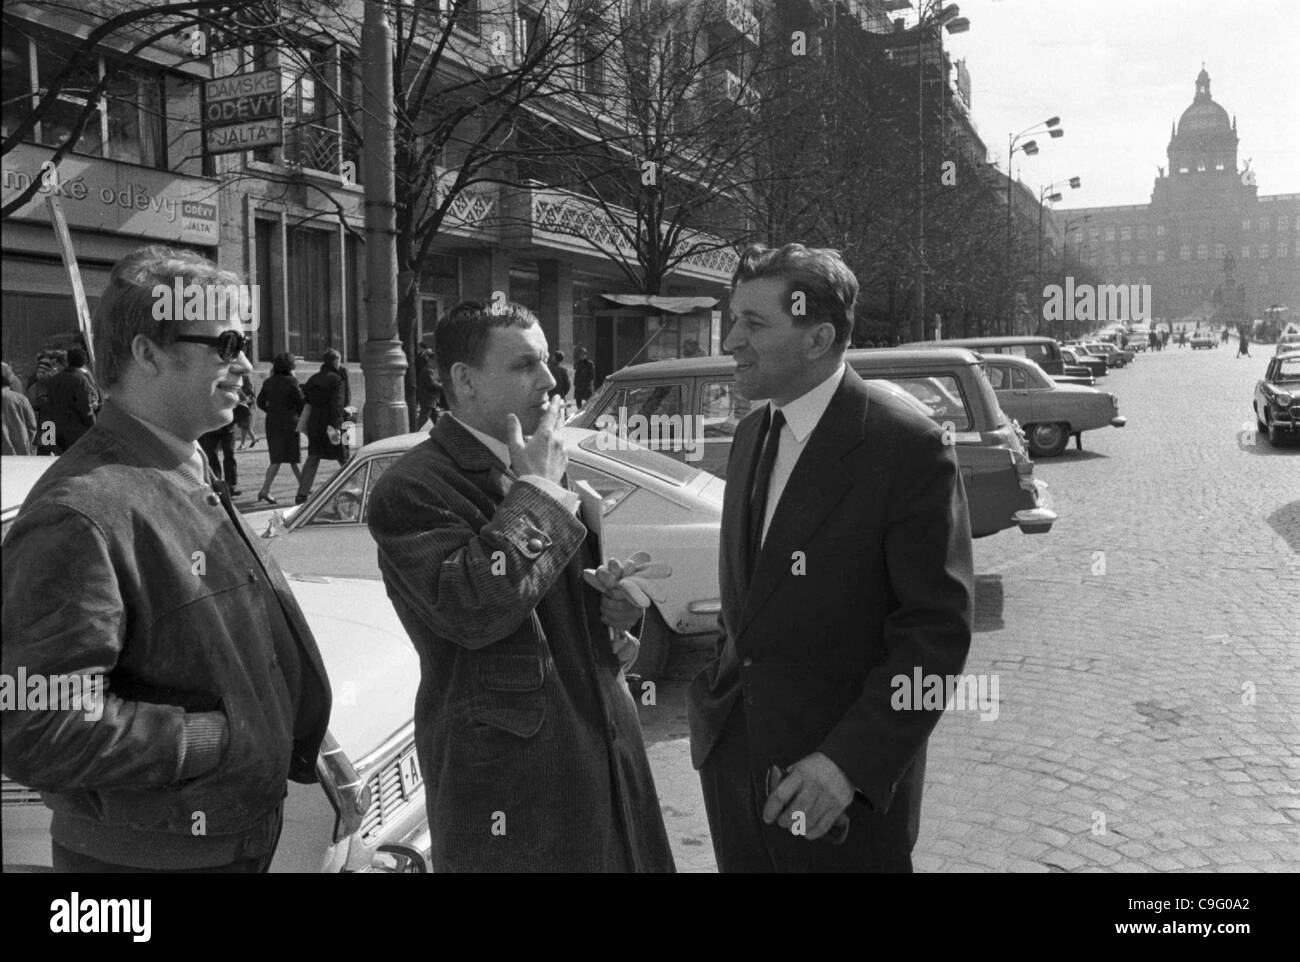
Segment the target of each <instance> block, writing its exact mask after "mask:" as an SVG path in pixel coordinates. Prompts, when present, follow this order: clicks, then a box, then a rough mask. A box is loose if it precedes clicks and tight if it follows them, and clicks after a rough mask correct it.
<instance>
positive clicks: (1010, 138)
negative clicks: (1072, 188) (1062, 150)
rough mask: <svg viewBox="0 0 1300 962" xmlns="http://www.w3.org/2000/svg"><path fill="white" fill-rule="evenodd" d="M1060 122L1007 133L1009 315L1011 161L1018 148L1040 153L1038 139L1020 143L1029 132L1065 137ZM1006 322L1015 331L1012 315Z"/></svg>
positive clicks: (1029, 153) (1011, 291) (1053, 120)
mask: <svg viewBox="0 0 1300 962" xmlns="http://www.w3.org/2000/svg"><path fill="white" fill-rule="evenodd" d="M1060 124H1061V118H1060V117H1049V118H1048V119H1047V120H1044V121H1043V122H1042V123H1038V124H1034V125H1033V126H1031V127H1026V128H1025V129H1024V130H1022V131H1020V133H1018V134H1008V135H1007V255H1006V268H1007V293H1008V294H1009V295H1010V297H1011V309H1010V310H1008V311H1007V314H1008V315H1011V314H1012V312H1013V311H1014V309H1015V289H1014V288H1015V285H1014V284H1013V283H1012V280H1011V161H1012V159H1013V158H1014V157H1015V155H1016V151H1017V150H1018V151H1020V152H1021V153H1023V154H1026V155H1027V156H1030V157H1032V156H1034V155H1035V154H1037V153H1038V141H1036V140H1027V141H1025V142H1024V143H1023V144H1022V143H1020V138H1021V137H1024V136H1026V135H1027V134H1034V133H1041V132H1042V131H1046V132H1047V133H1048V135H1049V136H1051V137H1052V138H1053V139H1055V138H1057V137H1064V136H1065V131H1064V130H1062V129H1061V126H1060ZM1006 323H1007V326H1008V329H1007V333H1008V334H1011V333H1013V331H1012V330H1011V327H1012V326H1013V321H1012V319H1011V317H1010V316H1008V318H1007V321H1006Z"/></svg>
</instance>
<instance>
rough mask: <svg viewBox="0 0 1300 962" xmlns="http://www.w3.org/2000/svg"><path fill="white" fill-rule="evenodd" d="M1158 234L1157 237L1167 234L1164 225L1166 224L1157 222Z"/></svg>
mask: <svg viewBox="0 0 1300 962" xmlns="http://www.w3.org/2000/svg"><path fill="white" fill-rule="evenodd" d="M1156 236H1157V237H1164V236H1165V225H1164V224H1156Z"/></svg>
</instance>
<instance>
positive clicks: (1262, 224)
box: [1259, 217, 1268, 230]
mask: <svg viewBox="0 0 1300 962" xmlns="http://www.w3.org/2000/svg"><path fill="white" fill-rule="evenodd" d="M1259 229H1260V230H1268V218H1267V217H1261V218H1260V219H1259Z"/></svg>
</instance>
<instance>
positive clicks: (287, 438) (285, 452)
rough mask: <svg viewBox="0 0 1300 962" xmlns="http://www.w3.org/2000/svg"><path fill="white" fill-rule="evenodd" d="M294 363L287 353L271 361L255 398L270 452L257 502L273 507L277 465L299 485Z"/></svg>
mask: <svg viewBox="0 0 1300 962" xmlns="http://www.w3.org/2000/svg"><path fill="white" fill-rule="evenodd" d="M293 369H294V359H293V355H292V354H289V353H288V352H285V353H282V354H277V355H276V356H275V358H274V359H273V360H272V361H271V376H270V377H268V378H267V379H266V380H265V381H263V382H262V390H261V391H259V392H258V394H257V406H258V407H259V408H261V409H262V410H263V411H265V412H266V446H267V448H269V449H270V455H271V466H270V467H269V468H267V469H266V478H265V479H264V480H263V481H262V490H261V491H259V492H258V494H257V500H258V501H265V502H266V503H267V504H275V503H276V500H275V498H273V497H271V484H272V482H274V481H275V476H276V475H277V474H279V473H280V465H282V464H287V465H289V469H290V470H291V471H293V476H294V477H295V478H297V479H298V480H299V481H301V480H302V474H301V472H300V471H299V470H298V459H299V458H300V457H301V453H300V451H299V448H298V416H299V415H300V414H302V406H303V404H304V403H305V402H304V400H303V394H302V388H301V387H300V386H299V385H298V379H297V378H296V377H294V376H293Z"/></svg>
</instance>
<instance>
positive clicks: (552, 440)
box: [506, 396, 569, 484]
mask: <svg viewBox="0 0 1300 962" xmlns="http://www.w3.org/2000/svg"><path fill="white" fill-rule="evenodd" d="M506 418H507V421H506V430H507V431H508V432H509V441H508V442H507V443H508V445H509V447H510V467H511V468H513V469H514V472H515V474H517V475H519V477H521V478H522V477H523V476H524V475H526V474H534V475H537V476H539V477H543V478H545V479H546V480H548V481H554V482H555V483H556V484H559V483H560V481H561V479H562V478H563V477H564V472H565V469H566V468H567V467H568V465H569V456H568V454H566V453H565V450H564V398H562V397H559V396H556V397H553V398H551V399H550V401H549V402H547V406H546V413H545V414H543V415H542V421H541V423H540V424H539V425H538V426H537V430H536V431H535V432H534V433H533V436H532V437H531V438H529V439H528V440H527V441H525V440H524V432H523V428H522V427H521V426H520V424H519V418H517V417H516V416H515V415H513V414H507V415H506Z"/></svg>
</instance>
